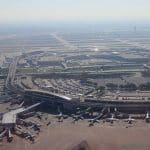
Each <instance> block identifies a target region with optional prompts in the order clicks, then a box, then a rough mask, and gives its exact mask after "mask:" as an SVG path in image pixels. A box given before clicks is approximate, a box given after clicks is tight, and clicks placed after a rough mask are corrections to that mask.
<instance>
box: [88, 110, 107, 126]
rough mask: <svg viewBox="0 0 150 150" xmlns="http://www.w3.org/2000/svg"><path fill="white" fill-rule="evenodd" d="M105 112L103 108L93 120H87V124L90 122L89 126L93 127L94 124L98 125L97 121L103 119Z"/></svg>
mask: <svg viewBox="0 0 150 150" xmlns="http://www.w3.org/2000/svg"><path fill="white" fill-rule="evenodd" d="M105 110H106V107H104V108H103V109H102V110H101V112H100V113H99V114H98V115H97V116H96V117H95V118H93V119H89V120H88V122H90V124H89V126H93V125H94V123H100V121H99V119H101V118H102V117H103V115H104V112H105Z"/></svg>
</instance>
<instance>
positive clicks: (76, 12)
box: [0, 0, 150, 23]
mask: <svg viewBox="0 0 150 150" xmlns="http://www.w3.org/2000/svg"><path fill="white" fill-rule="evenodd" d="M149 19H150V0H0V23H3V22H34V21H41V22H42V21H77V20H78V21H82V20H83V21H84V20H98V21H103V20H127V21H128V20H139V21H141V20H149Z"/></svg>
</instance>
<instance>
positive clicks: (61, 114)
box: [55, 112, 68, 122]
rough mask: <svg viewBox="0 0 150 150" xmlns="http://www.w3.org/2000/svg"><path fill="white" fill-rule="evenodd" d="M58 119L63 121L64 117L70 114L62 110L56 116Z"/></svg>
mask: <svg viewBox="0 0 150 150" xmlns="http://www.w3.org/2000/svg"><path fill="white" fill-rule="evenodd" d="M55 117H56V118H57V119H58V122H63V120H64V119H66V118H67V117H68V116H67V115H63V113H62V112H59V114H58V115H56V116H55Z"/></svg>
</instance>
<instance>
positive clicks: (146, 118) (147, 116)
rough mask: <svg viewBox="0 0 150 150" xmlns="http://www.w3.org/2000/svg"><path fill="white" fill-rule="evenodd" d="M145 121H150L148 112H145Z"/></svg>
mask: <svg viewBox="0 0 150 150" xmlns="http://www.w3.org/2000/svg"><path fill="white" fill-rule="evenodd" d="M145 121H146V122H147V123H149V122H150V116H149V113H148V112H147V113H146V116H145Z"/></svg>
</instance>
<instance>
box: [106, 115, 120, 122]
mask: <svg viewBox="0 0 150 150" xmlns="http://www.w3.org/2000/svg"><path fill="white" fill-rule="evenodd" d="M106 121H107V122H110V123H114V121H118V119H117V118H114V114H111V117H110V118H106Z"/></svg>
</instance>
